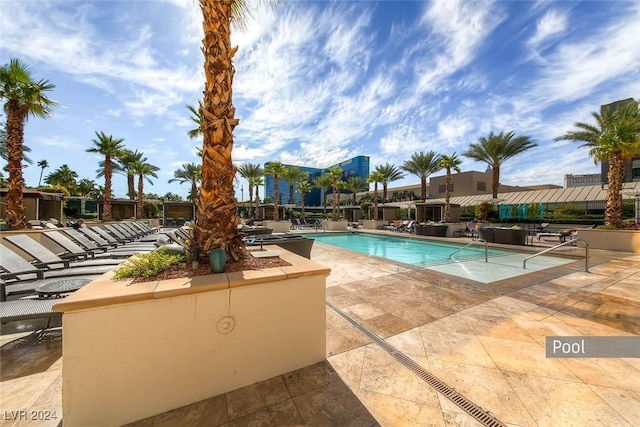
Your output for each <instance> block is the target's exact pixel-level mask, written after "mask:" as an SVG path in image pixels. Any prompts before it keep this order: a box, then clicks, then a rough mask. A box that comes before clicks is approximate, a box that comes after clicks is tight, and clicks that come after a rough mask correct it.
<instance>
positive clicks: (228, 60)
mask: <svg viewBox="0 0 640 427" xmlns="http://www.w3.org/2000/svg"><path fill="white" fill-rule="evenodd" d="M233 3H234V0H200V7H201V9H202V15H203V28H204V40H203V47H202V52H203V54H204V57H205V61H204V73H205V79H206V82H205V88H204V101H203V105H202V107H201V109H200V111H201V113H202V117H203V124H202V136H203V155H202V185H201V188H200V199H199V201H198V218H197V220H196V224H195V228H194V232H195V240H196V242H197V244H198V248H199V250H200V257H201V260H202V261H205V260H206V259H208V256H209V253H210V252H211V250H213V249H216V248H222V249H224V250H225V251H226V252H227V254H228V255H230V256H231V257H232V258H234V259H236V260H237V259H239V258H240V256H241V255H243V254H244V252H245V246H244V243H243V242H242V238H241V237H240V235H239V234H238V232H237V225H238V214H237V212H236V205H237V203H236V201H235V191H234V187H233V180H234V178H235V174H236V167H235V166H234V165H233V162H232V160H231V150H232V148H233V129H234V128H235V127H236V125H237V124H238V120H237V119H236V118H235V108H234V107H233V103H232V94H233V93H232V92H233V91H232V83H233V75H234V73H235V70H234V68H233V63H232V59H233V56H234V55H235V53H236V50H237V48H232V47H231V15H232V11H231V6H232V4H233Z"/></svg>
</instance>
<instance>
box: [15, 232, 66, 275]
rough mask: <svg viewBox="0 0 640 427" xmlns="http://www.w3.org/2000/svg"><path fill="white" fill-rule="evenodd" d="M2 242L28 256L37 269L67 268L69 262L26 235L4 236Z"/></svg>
mask: <svg viewBox="0 0 640 427" xmlns="http://www.w3.org/2000/svg"><path fill="white" fill-rule="evenodd" d="M4 240H6V241H7V242H9V243H11V244H12V245H14V246H15V247H17V248H18V249H20V250H21V251H23V252H25V253H27V254H29V256H30V257H32V258H33V259H34V260H35V262H33V264H34V265H35V266H36V267H38V268H51V267H52V266H55V265H57V266H59V267H58V268H68V267H69V263H70V261H69V260H68V259H62V258H60V257H59V256H58V255H56V254H54V253H53V252H51V251H50V250H49V249H47V247H45V246H43V245H41V244H40V243H39V242H37V241H36V240H34V239H32V238H31V237H29V236H27V235H26V234H15V235H9V236H5V237H4Z"/></svg>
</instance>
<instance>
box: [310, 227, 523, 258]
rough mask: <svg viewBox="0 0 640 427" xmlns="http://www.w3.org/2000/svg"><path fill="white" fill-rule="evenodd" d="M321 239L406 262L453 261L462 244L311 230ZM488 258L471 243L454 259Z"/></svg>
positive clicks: (500, 252)
mask: <svg viewBox="0 0 640 427" xmlns="http://www.w3.org/2000/svg"><path fill="white" fill-rule="evenodd" d="M307 236H308V237H311V238H313V239H315V240H316V242H319V243H326V244H329V245H333V246H338V247H340V248H343V249H349V250H352V251H356V252H360V253H363V254H366V255H374V256H378V257H382V258H386V259H390V260H393V261H398V262H403V263H405V264H411V265H419V266H432V265H437V264H444V263H450V262H452V260H451V259H449V255H451V254H452V253H453V252H455V251H456V250H458V249H460V248H461V247H462V245H458V244H454V243H444V242H435V241H426V240H416V239H408V238H402V237H394V236H374V235H369V234H363V233H322V234H319V233H318V234H308V235H307ZM510 253H512V252H509V251H504V250H498V249H489V256H491V257H495V256H501V255H508V254H510ZM480 258H481V259H484V246H481V245H473V246H469V247H467V248H465V249H463V250H462V251H460V252H458V253H456V254H455V255H454V259H455V260H457V261H460V260H471V259H480Z"/></svg>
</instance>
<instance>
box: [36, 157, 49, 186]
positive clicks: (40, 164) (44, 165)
mask: <svg viewBox="0 0 640 427" xmlns="http://www.w3.org/2000/svg"><path fill="white" fill-rule="evenodd" d="M38 167H39V168H40V179H38V187H40V184H41V183H42V174H43V172H44V170H45V169H46V168H48V167H49V162H47V161H46V160H40V161H39V162H38Z"/></svg>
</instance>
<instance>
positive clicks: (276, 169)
mask: <svg viewBox="0 0 640 427" xmlns="http://www.w3.org/2000/svg"><path fill="white" fill-rule="evenodd" d="M286 169H287V167H286V166H285V165H283V164H282V163H280V162H269V163H265V165H264V174H265V175H267V176H271V177H273V219H274V221H278V220H279V219H280V213H279V212H278V202H279V200H280V182H279V181H280V176H281V175H282V174H283V173H285V171H286Z"/></svg>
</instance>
